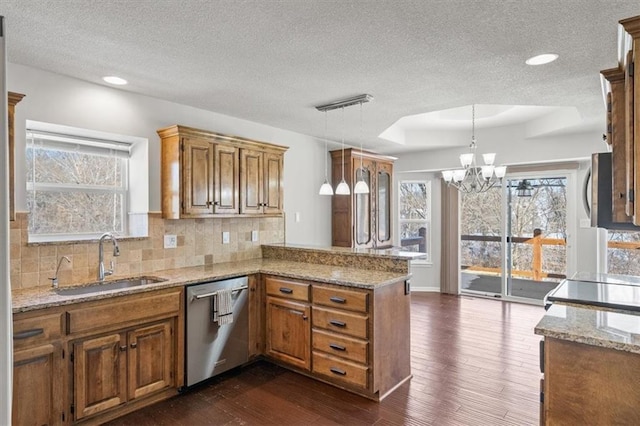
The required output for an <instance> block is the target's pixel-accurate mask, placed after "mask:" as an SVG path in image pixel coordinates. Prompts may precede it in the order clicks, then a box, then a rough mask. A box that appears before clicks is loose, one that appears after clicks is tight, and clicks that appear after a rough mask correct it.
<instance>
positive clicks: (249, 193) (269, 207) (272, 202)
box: [240, 149, 284, 214]
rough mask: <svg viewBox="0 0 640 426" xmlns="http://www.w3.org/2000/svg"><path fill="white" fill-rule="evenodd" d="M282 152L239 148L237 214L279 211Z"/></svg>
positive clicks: (275, 212)
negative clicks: (238, 200) (238, 198)
mask: <svg viewBox="0 0 640 426" xmlns="http://www.w3.org/2000/svg"><path fill="white" fill-rule="evenodd" d="M282 172H283V154H282V153H280V152H272V151H260V150H256V149H241V150H240V213H244V214H281V213H282V212H283V211H284V209H283V205H282V200H283V196H284V192H283V179H282Z"/></svg>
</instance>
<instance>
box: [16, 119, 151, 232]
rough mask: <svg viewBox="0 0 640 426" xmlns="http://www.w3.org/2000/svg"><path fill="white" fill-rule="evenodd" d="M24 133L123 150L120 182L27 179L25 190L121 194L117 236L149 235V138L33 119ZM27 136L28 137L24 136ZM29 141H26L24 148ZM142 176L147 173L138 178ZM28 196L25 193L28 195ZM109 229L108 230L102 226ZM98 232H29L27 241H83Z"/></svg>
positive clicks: (65, 141) (71, 142)
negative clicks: (96, 183)
mask: <svg viewBox="0 0 640 426" xmlns="http://www.w3.org/2000/svg"><path fill="white" fill-rule="evenodd" d="M26 131H27V135H29V134H30V133H35V134H38V133H39V134H42V135H46V138H47V139H49V140H54V141H56V142H60V143H63V144H64V143H69V144H70V145H71V144H73V143H75V144H78V145H86V146H94V147H97V148H115V149H116V150H120V151H123V152H125V153H124V154H123V157H125V158H127V165H126V167H124V176H123V180H122V186H121V187H120V188H117V189H114V188H113V187H107V186H105V187H101V186H92V185H91V186H89V185H67V184H43V183H38V184H35V186H34V185H33V183H30V182H27V188H26V189H27V193H28V191H30V190H32V189H36V190H38V191H56V192H59V191H73V192H78V191H80V192H93V193H105V192H108V193H119V194H123V195H124V197H123V218H122V222H123V232H122V234H118V235H119V236H120V237H146V236H148V199H149V198H148V197H149V195H148V140H147V139H146V138H139V137H134V136H126V135H119V134H114V133H106V132H100V131H95V130H89V129H81V128H76V127H70V126H62V125H57V124H52V123H44V122H38V121H33V120H27V121H26ZM27 139H29V137H27ZM28 147H29V143H28V141H27V144H26V145H25V149H27V148H28ZM141 176H146V177H144V178H143V179H140V177H141ZM27 196H28V195H27ZM105 231H109V230H105ZM99 236H100V233H67V234H28V242H29V243H42V242H60V241H85V240H95V239H97V238H98V237H99Z"/></svg>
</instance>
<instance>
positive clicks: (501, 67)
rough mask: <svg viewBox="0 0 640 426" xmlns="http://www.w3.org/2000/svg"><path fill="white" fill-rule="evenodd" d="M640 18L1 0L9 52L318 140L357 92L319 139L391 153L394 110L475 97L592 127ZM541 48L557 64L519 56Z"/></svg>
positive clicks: (378, 7) (286, 0)
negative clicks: (355, 98) (554, 109)
mask: <svg viewBox="0 0 640 426" xmlns="http://www.w3.org/2000/svg"><path fill="white" fill-rule="evenodd" d="M638 14H640V3H638V1H637V0H632V1H626V0H625V1H616V0H606V1H605V0H602V1H601V0H552V1H547V0H519V1H510V0H485V1H480V0H478V1H475V0H466V1H462V0H420V1H402V0H377V1H369V0H358V1H356V0H338V1H331V0H323V1H320V0H316V1H311V0H282V1H268V0H262V1H258V0H245V1H241V0H234V1H215V0H209V1H205V0H200V1H196V0H159V1H152V0H148V1H147V0H137V1H136V0H112V1H106V0H82V1H79V0H63V1H44V0H37V1H34V0H0V15H3V16H5V18H6V25H7V56H8V61H9V62H12V63H16V64H23V65H28V66H32V67H35V68H40V69H44V70H49V71H52V72H55V73H59V74H64V75H69V76H72V77H76V78H79V79H82V80H87V81H91V82H95V83H97V84H104V83H103V82H102V80H101V77H102V76H105V75H118V76H120V77H123V78H125V79H127V80H128V81H129V83H130V84H129V85H128V86H126V87H125V88H124V89H123V90H127V91H131V92H135V93H140V94H144V95H148V96H153V97H156V98H161V99H166V100H170V101H174V102H178V103H181V104H185V105H191V106H194V107H198V108H203V109H206V110H211V111H216V112H219V113H223V114H227V115H231V116H235V117H239V118H243V119H247V120H251V121H255V122H259V123H263V124H267V125H271V126H275V127H279V128H283V129H288V130H292V131H295V132H300V133H304V134H312V135H315V136H318V137H322V135H323V133H324V117H323V114H322V113H319V112H318V111H316V110H315V109H314V108H313V107H314V105H318V104H322V103H328V102H331V101H335V100H337V99H340V98H345V97H349V96H352V95H357V94H360V93H369V94H371V95H373V97H374V98H375V99H374V101H373V102H371V103H369V104H365V105H364V107H363V121H364V123H363V129H364V130H363V132H362V133H361V131H360V113H359V108H358V107H350V108H347V109H345V111H344V125H343V124H342V123H343V117H342V116H341V113H340V111H332V112H329V113H328V122H329V133H328V134H329V137H330V138H332V139H334V140H339V139H340V137H341V135H342V132H343V131H344V135H345V138H346V140H347V142H349V143H351V144H359V143H360V141H361V140H362V142H363V143H364V145H365V147H368V148H371V149H375V150H377V151H380V152H387V153H399V152H402V151H403V150H409V149H419V148H420V147H419V146H414V145H412V146H410V147H403V146H402V145H398V144H395V143H392V142H389V141H385V140H383V139H380V138H378V135H379V134H380V133H382V132H383V131H384V130H385V129H386V128H387V127H389V126H391V125H392V124H393V123H394V122H396V121H397V120H399V119H400V118H401V117H403V116H407V115H415V114H420V113H426V112H432V111H439V110H445V109H450V108H456V107H460V106H463V105H470V104H473V103H475V104H492V105H526V106H573V107H576V108H577V110H578V111H579V113H580V114H581V116H582V118H583V119H584V120H585V121H584V122H585V126H591V127H593V126H594V123H601V122H602V119H603V117H604V109H603V101H602V94H601V89H600V80H599V71H600V70H602V69H605V68H611V67H613V66H615V64H616V60H617V57H616V46H617V22H618V20H620V19H622V18H626V17H630V16H634V15H638ZM545 52H555V53H557V54H559V55H560V58H559V59H558V60H557V61H556V62H553V63H551V64H549V65H545V66H538V67H531V66H527V65H525V64H524V61H525V59H527V58H528V57H530V56H533V55H536V54H539V53H545ZM167 124H172V123H167ZM182 124H188V123H182ZM212 130H215V129H212ZM361 134H362V137H361ZM431 146H433V145H431Z"/></svg>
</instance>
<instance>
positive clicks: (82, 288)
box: [54, 277, 166, 296]
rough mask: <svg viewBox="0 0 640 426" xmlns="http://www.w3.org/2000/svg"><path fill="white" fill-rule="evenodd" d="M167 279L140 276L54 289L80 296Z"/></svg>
mask: <svg viewBox="0 0 640 426" xmlns="http://www.w3.org/2000/svg"><path fill="white" fill-rule="evenodd" d="M162 281H166V280H164V279H162V278H157V277H138V278H128V279H124V280H115V281H106V282H95V283H91V284H85V285H79V286H75V287H61V288H57V289H55V290H54V291H55V292H56V293H58V294H59V295H61V296H78V295H82V294H91V293H99V292H101V291H107V290H118V289H123V288H131V287H138V286H141V285H146V284H153V283H158V282H162Z"/></svg>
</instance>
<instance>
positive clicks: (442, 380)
mask: <svg viewBox="0 0 640 426" xmlns="http://www.w3.org/2000/svg"><path fill="white" fill-rule="evenodd" d="M411 297H412V303H411V321H412V323H411V368H412V373H413V378H412V380H410V381H409V382H407V383H405V384H403V385H402V386H401V387H399V388H398V389H397V390H396V391H395V392H394V393H392V394H391V395H389V396H388V397H387V398H386V399H385V400H384V401H382V402H380V403H376V402H373V401H369V400H367V399H365V398H362V397H359V396H357V395H354V394H351V393H348V392H345V391H343V390H340V389H338V388H335V387H332V386H329V385H326V384H324V383H322V382H319V381H316V380H313V379H310V378H308V377H305V376H302V375H300V374H297V373H294V372H291V371H289V370H287V369H285V368H282V367H279V366H277V365H274V364H271V363H268V362H266V361H259V362H257V363H254V364H252V365H250V366H247V367H244V368H242V369H240V370H235V371H232V372H228V373H225V374H223V375H221V376H218V377H215V378H213V379H211V380H210V381H208V382H205V383H204V384H203V385H202V386H199V387H197V388H195V389H193V390H190V391H188V392H186V393H184V394H182V395H179V396H176V397H174V398H172V399H169V400H167V401H164V402H160V403H158V404H155V405H152V406H150V407H146V408H144V409H142V410H139V411H137V412H135V413H131V414H129V415H127V416H124V417H121V418H119V419H116V420H114V421H112V422H111V423H109V424H110V425H136V426H148V425H154V426H155V425H293V426H297V425H301V426H302V425H305V426H306V425H317V426H334V425H363V426H365V425H376V426H381V425H415V426H430V425H438V426H440V425H445V426H449V425H451V426H455V425H464V426H475V425H478V426H485V425H505V426H513V425H537V424H538V415H539V380H540V378H541V373H540V371H539V359H538V356H539V355H538V342H539V341H540V338H539V336H536V335H535V334H534V333H533V328H534V326H535V325H536V324H537V322H538V321H539V320H540V318H542V316H543V315H544V310H543V308H542V307H539V306H532V305H523V304H516V303H510V302H503V301H499V300H490V299H483V298H477V297H469V296H460V297H456V296H449V295H441V294H437V293H422V294H421V293H413V294H412V296H411Z"/></svg>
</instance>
